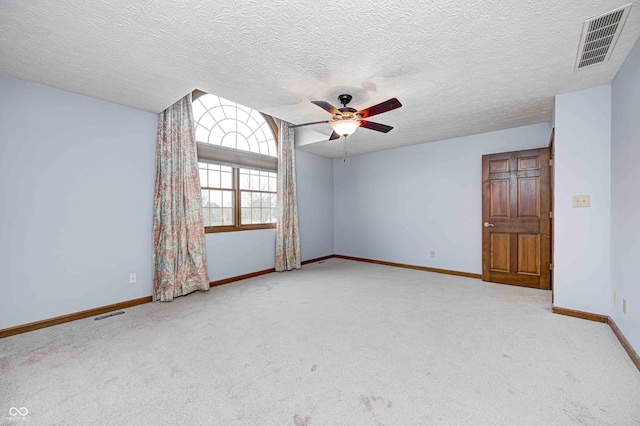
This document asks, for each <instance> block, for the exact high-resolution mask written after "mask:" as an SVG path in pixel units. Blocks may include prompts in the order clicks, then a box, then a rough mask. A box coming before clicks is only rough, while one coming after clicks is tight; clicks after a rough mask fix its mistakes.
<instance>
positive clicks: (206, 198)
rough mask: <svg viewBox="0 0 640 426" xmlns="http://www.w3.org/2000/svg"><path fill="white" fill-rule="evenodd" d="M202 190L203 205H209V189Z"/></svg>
mask: <svg viewBox="0 0 640 426" xmlns="http://www.w3.org/2000/svg"><path fill="white" fill-rule="evenodd" d="M201 192H202V206H203V207H208V206H209V191H206V190H205V191H201Z"/></svg>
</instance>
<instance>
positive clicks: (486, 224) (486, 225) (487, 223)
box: [482, 222, 493, 228]
mask: <svg viewBox="0 0 640 426" xmlns="http://www.w3.org/2000/svg"><path fill="white" fill-rule="evenodd" d="M482 226H484V227H485V228H488V227H490V226H491V227H493V223H489V222H485V223H483V224H482Z"/></svg>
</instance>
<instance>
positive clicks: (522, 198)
mask: <svg viewBox="0 0 640 426" xmlns="http://www.w3.org/2000/svg"><path fill="white" fill-rule="evenodd" d="M539 182H540V179H539V178H537V177H535V178H521V179H518V217H527V216H529V217H540V187H539V186H540V185H539Z"/></svg>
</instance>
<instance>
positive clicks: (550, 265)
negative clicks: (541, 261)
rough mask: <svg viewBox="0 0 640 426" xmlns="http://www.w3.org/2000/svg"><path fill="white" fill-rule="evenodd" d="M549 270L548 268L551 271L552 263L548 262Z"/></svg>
mask: <svg viewBox="0 0 640 426" xmlns="http://www.w3.org/2000/svg"><path fill="white" fill-rule="evenodd" d="M549 270H550V271H553V263H550V264H549Z"/></svg>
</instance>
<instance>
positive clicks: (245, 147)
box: [236, 134, 251, 151]
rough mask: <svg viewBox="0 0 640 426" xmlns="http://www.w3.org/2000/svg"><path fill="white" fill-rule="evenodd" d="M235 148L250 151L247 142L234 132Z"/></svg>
mask: <svg viewBox="0 0 640 426" xmlns="http://www.w3.org/2000/svg"><path fill="white" fill-rule="evenodd" d="M236 148H238V149H241V150H243V151H251V150H250V149H249V143H248V142H247V140H246V139H245V138H244V136H242V135H238V134H236Z"/></svg>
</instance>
